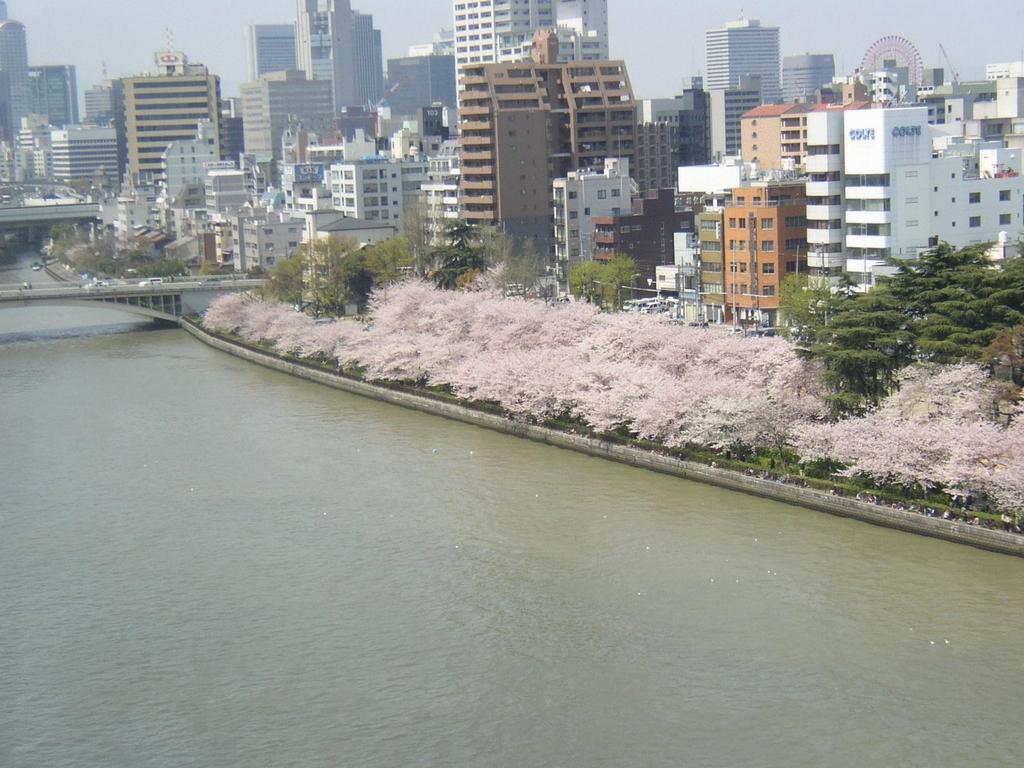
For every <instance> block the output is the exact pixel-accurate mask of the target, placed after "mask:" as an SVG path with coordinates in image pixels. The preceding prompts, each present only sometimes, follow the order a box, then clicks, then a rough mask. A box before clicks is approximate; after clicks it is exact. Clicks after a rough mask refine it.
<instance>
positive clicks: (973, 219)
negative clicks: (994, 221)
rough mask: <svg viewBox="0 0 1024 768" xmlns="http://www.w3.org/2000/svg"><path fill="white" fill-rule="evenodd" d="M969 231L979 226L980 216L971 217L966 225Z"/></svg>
mask: <svg viewBox="0 0 1024 768" xmlns="http://www.w3.org/2000/svg"><path fill="white" fill-rule="evenodd" d="M967 226H969V227H970V228H971V229H977V228H978V227H980V226H981V216H971V219H970V221H969V222H968V223H967Z"/></svg>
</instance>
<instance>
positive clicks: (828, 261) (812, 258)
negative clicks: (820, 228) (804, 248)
mask: <svg viewBox="0 0 1024 768" xmlns="http://www.w3.org/2000/svg"><path fill="white" fill-rule="evenodd" d="M845 265H846V257H845V256H843V254H841V253H815V252H814V251H811V252H810V253H808V254H807V267H808V268H809V269H835V268H836V267H843V266H845Z"/></svg>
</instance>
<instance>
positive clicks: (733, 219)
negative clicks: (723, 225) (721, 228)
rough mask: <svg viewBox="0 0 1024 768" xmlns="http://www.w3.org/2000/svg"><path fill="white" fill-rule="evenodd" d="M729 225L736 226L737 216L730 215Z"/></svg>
mask: <svg viewBox="0 0 1024 768" xmlns="http://www.w3.org/2000/svg"><path fill="white" fill-rule="evenodd" d="M729 226H730V227H735V226H736V218H735V217H733V216H730V217H729Z"/></svg>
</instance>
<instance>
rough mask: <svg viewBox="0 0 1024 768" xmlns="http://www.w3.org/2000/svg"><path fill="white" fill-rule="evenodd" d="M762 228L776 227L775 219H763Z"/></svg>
mask: <svg viewBox="0 0 1024 768" xmlns="http://www.w3.org/2000/svg"><path fill="white" fill-rule="evenodd" d="M761 229H775V219H761Z"/></svg>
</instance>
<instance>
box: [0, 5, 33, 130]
mask: <svg viewBox="0 0 1024 768" xmlns="http://www.w3.org/2000/svg"><path fill="white" fill-rule="evenodd" d="M0 10H2V11H3V12H2V14H0V16H2V17H3V19H2V20H0V76H2V77H3V79H6V81H7V86H8V88H9V89H10V95H9V98H8V100H7V102H8V109H7V110H3V112H4V113H5V114H3V115H2V118H3V121H4V125H2V126H0V130H2V132H3V135H4V137H5V138H7V139H11V138H13V136H14V134H15V132H16V131H17V128H18V126H19V125H20V124H21V118H23V117H25V116H26V115H27V114H28V113H29V81H28V43H27V41H26V35H25V25H24V24H22V23H21V22H20V21H13V20H8V19H7V8H6V6H4V7H3V8H2V9H0Z"/></svg>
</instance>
